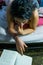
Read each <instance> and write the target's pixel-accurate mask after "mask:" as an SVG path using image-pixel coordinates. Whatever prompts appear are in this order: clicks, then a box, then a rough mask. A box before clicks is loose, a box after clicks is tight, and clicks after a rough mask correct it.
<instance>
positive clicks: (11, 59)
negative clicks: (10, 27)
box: [0, 50, 32, 65]
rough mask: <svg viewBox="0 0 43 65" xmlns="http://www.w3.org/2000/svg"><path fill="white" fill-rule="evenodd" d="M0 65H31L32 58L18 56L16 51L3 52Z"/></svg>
mask: <svg viewBox="0 0 43 65" xmlns="http://www.w3.org/2000/svg"><path fill="white" fill-rule="evenodd" d="M0 65H32V57H29V56H26V55H20V54H19V53H18V52H16V51H11V50H4V51H3V53H2V55H1V57H0Z"/></svg>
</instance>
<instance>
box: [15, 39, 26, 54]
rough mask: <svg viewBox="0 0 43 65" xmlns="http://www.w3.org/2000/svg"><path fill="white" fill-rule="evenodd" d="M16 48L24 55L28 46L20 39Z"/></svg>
mask: <svg viewBox="0 0 43 65" xmlns="http://www.w3.org/2000/svg"><path fill="white" fill-rule="evenodd" d="M16 48H17V51H18V52H19V53H21V54H22V55H23V52H25V48H27V45H26V44H25V43H24V42H23V41H22V40H21V39H20V38H18V40H17V41H16Z"/></svg>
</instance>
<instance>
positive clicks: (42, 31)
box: [0, 7, 43, 43]
mask: <svg viewBox="0 0 43 65" xmlns="http://www.w3.org/2000/svg"><path fill="white" fill-rule="evenodd" d="M6 21H7V19H6V7H3V9H2V10H0V42H3V41H5V42H6V43H7V42H10V43H12V42H15V40H14V39H13V38H12V37H11V36H10V35H9V34H8V33H7V32H6V28H7V22H6ZM20 38H21V39H22V40H23V41H24V42H26V43H30V42H31V43H33V42H43V26H40V27H37V28H36V30H35V32H33V33H31V34H29V35H25V36H20Z"/></svg>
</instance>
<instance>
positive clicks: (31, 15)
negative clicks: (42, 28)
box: [7, 0, 39, 54]
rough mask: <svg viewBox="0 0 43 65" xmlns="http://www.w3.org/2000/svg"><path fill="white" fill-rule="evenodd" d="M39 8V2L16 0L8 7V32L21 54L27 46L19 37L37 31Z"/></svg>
mask: <svg viewBox="0 0 43 65" xmlns="http://www.w3.org/2000/svg"><path fill="white" fill-rule="evenodd" d="M38 8H39V4H38V2H37V0H14V1H13V2H12V3H11V4H10V5H9V6H8V10H7V20H8V31H9V32H10V34H11V35H12V36H13V38H14V39H15V41H16V48H17V50H18V51H19V52H20V53H21V54H23V52H24V51H25V47H27V45H26V44H25V43H24V42H23V41H22V40H21V39H20V38H19V36H18V35H19V34H20V35H26V34H30V33H32V32H34V31H35V29H36V27H37V24H38V19H39V16H38Z"/></svg>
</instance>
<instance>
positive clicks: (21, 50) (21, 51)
mask: <svg viewBox="0 0 43 65" xmlns="http://www.w3.org/2000/svg"><path fill="white" fill-rule="evenodd" d="M20 53H21V54H22V55H23V49H22V48H21V47H20Z"/></svg>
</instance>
